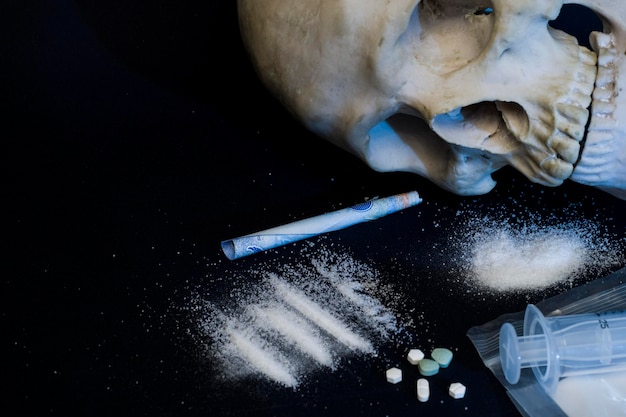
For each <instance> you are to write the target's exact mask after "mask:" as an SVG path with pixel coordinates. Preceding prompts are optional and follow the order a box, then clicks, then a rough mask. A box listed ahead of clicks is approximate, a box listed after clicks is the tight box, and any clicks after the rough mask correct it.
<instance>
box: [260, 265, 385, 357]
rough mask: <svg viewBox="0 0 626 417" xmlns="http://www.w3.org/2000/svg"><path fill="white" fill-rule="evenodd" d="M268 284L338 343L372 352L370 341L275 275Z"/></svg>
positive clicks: (353, 348)
mask: <svg viewBox="0 0 626 417" xmlns="http://www.w3.org/2000/svg"><path fill="white" fill-rule="evenodd" d="M270 283H271V284H272V286H273V287H274V288H275V290H276V295H277V296H278V297H279V298H281V299H282V300H283V301H284V302H285V303H287V304H288V305H290V306H291V307H293V308H294V309H296V310H298V311H299V312H300V313H301V314H303V315H304V316H305V317H307V318H308V319H309V320H311V321H312V322H314V323H315V324H317V325H318V326H319V327H321V328H322V329H323V330H325V331H326V332H328V333H329V334H331V335H332V336H333V337H334V338H335V339H337V340H338V341H339V342H341V343H343V344H344V345H346V346H347V347H349V348H350V349H352V350H358V351H361V352H365V353H372V352H374V347H373V346H372V343H370V341H368V340H366V339H364V338H362V337H361V336H359V335H358V334H356V333H354V332H353V331H352V330H351V329H350V328H349V327H348V326H347V325H345V324H344V323H343V322H342V321H341V320H339V319H337V318H335V317H333V316H332V315H331V314H330V313H328V312H326V311H325V310H324V309H323V308H322V307H321V306H319V305H318V304H317V303H315V302H314V301H313V300H311V299H310V298H308V297H307V296H306V295H305V294H304V293H302V292H301V291H298V290H297V289H295V288H293V287H291V286H290V285H289V284H287V283H286V282H284V281H282V280H280V279H279V278H278V277H277V276H276V275H271V276H270Z"/></svg>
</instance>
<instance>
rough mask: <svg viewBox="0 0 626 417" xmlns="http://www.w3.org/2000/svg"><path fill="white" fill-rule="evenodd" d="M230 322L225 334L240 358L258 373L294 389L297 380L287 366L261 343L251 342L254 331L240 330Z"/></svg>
mask: <svg viewBox="0 0 626 417" xmlns="http://www.w3.org/2000/svg"><path fill="white" fill-rule="evenodd" d="M240 327H241V325H239V326H238V325H236V324H235V323H234V322H233V321H232V320H231V321H229V323H227V325H226V334H227V335H228V339H229V340H230V342H231V343H232V345H233V346H234V347H235V348H236V349H237V350H238V352H239V354H240V355H241V357H242V358H244V359H246V360H247V361H248V364H249V365H250V366H251V367H253V368H255V369H256V370H257V371H258V372H261V373H262V374H265V375H266V376H267V377H269V378H271V379H273V380H275V381H277V382H279V383H281V384H283V385H285V386H287V387H296V386H297V385H298V380H297V379H296V378H295V377H294V376H293V375H292V374H291V372H290V371H289V365H288V364H286V363H284V361H280V360H279V358H278V355H277V354H276V352H273V351H271V350H267V349H264V348H263V343H261V342H260V341H256V340H252V338H251V336H250V334H252V335H253V334H254V333H252V330H254V329H246V330H242V329H240Z"/></svg>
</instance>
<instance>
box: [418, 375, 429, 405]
mask: <svg viewBox="0 0 626 417" xmlns="http://www.w3.org/2000/svg"><path fill="white" fill-rule="evenodd" d="M428 398H430V387H429V385H428V380H427V379H426V378H420V379H418V380H417V399H418V400H419V401H421V402H423V403H424V402H426V401H428Z"/></svg>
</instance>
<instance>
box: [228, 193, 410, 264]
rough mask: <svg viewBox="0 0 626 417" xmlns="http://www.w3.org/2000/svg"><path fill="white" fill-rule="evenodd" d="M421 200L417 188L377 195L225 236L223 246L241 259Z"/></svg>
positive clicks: (386, 213)
mask: <svg viewBox="0 0 626 417" xmlns="http://www.w3.org/2000/svg"><path fill="white" fill-rule="evenodd" d="M421 202H422V199H421V197H420V196H419V194H418V192H417V191H410V192H407V193H402V194H397V195H394V196H390V197H384V198H375V199H372V200H369V201H366V202H364V203H360V204H356V205H354V206H352V207H349V208H345V209H341V210H336V211H333V212H330V213H326V214H321V215H319V216H314V217H310V218H308V219H304V220H298V221H295V222H293V223H288V224H285V225H283V226H278V227H273V228H271V229H267V230H263V231H261V232H256V233H252V234H249V235H245V236H241V237H237V238H234V239H229V240H224V241H223V242H222V250H223V251H224V254H226V257H228V259H230V260H233V259H238V258H242V257H244V256H248V255H252V254H254V253H258V252H263V251H266V250H268V249H272V248H275V247H278V246H283V245H286V244H288V243H292V242H296V241H298V240H302V239H307V238H310V237H313V236H317V235H320V234H322V233H328V232H333V231H335V230H340V229H345V228H346V227H349V226H352V225H355V224H357V223H363V222H368V221H371V220H375V219H378V218H380V217H383V216H386V215H388V214H391V213H395V212H397V211H400V210H404V209H405V208H408V207H412V206H415V205H417V204H419V203H421Z"/></svg>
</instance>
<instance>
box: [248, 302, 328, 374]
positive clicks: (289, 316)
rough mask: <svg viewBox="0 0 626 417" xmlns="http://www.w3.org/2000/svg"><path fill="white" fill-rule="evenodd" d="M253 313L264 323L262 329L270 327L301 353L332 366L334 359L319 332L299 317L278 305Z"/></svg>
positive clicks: (261, 308) (253, 311) (253, 308)
mask: <svg viewBox="0 0 626 417" xmlns="http://www.w3.org/2000/svg"><path fill="white" fill-rule="evenodd" d="M251 313H252V314H253V315H254V316H256V318H257V319H258V320H261V321H262V324H261V327H268V328H272V329H274V330H276V331H277V332H278V333H280V334H282V335H283V336H284V337H285V339H287V341H288V342H290V343H293V344H294V345H295V346H296V347H297V348H298V349H299V350H300V351H301V352H303V353H305V354H307V355H309V356H310V357H312V358H313V359H314V360H315V361H317V362H318V363H319V364H321V365H325V366H331V365H332V362H333V357H332V355H331V353H330V351H329V350H328V349H327V348H326V347H325V344H324V340H322V338H321V337H320V336H319V334H318V333H319V332H317V331H316V330H315V328H313V326H311V325H310V324H308V323H307V322H305V321H304V320H302V319H301V318H300V317H299V316H298V315H296V314H295V313H293V312H291V311H289V310H288V309H287V308H284V307H282V306H281V305H279V304H278V303H275V305H272V306H268V307H259V306H257V305H254V306H252V307H251Z"/></svg>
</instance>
